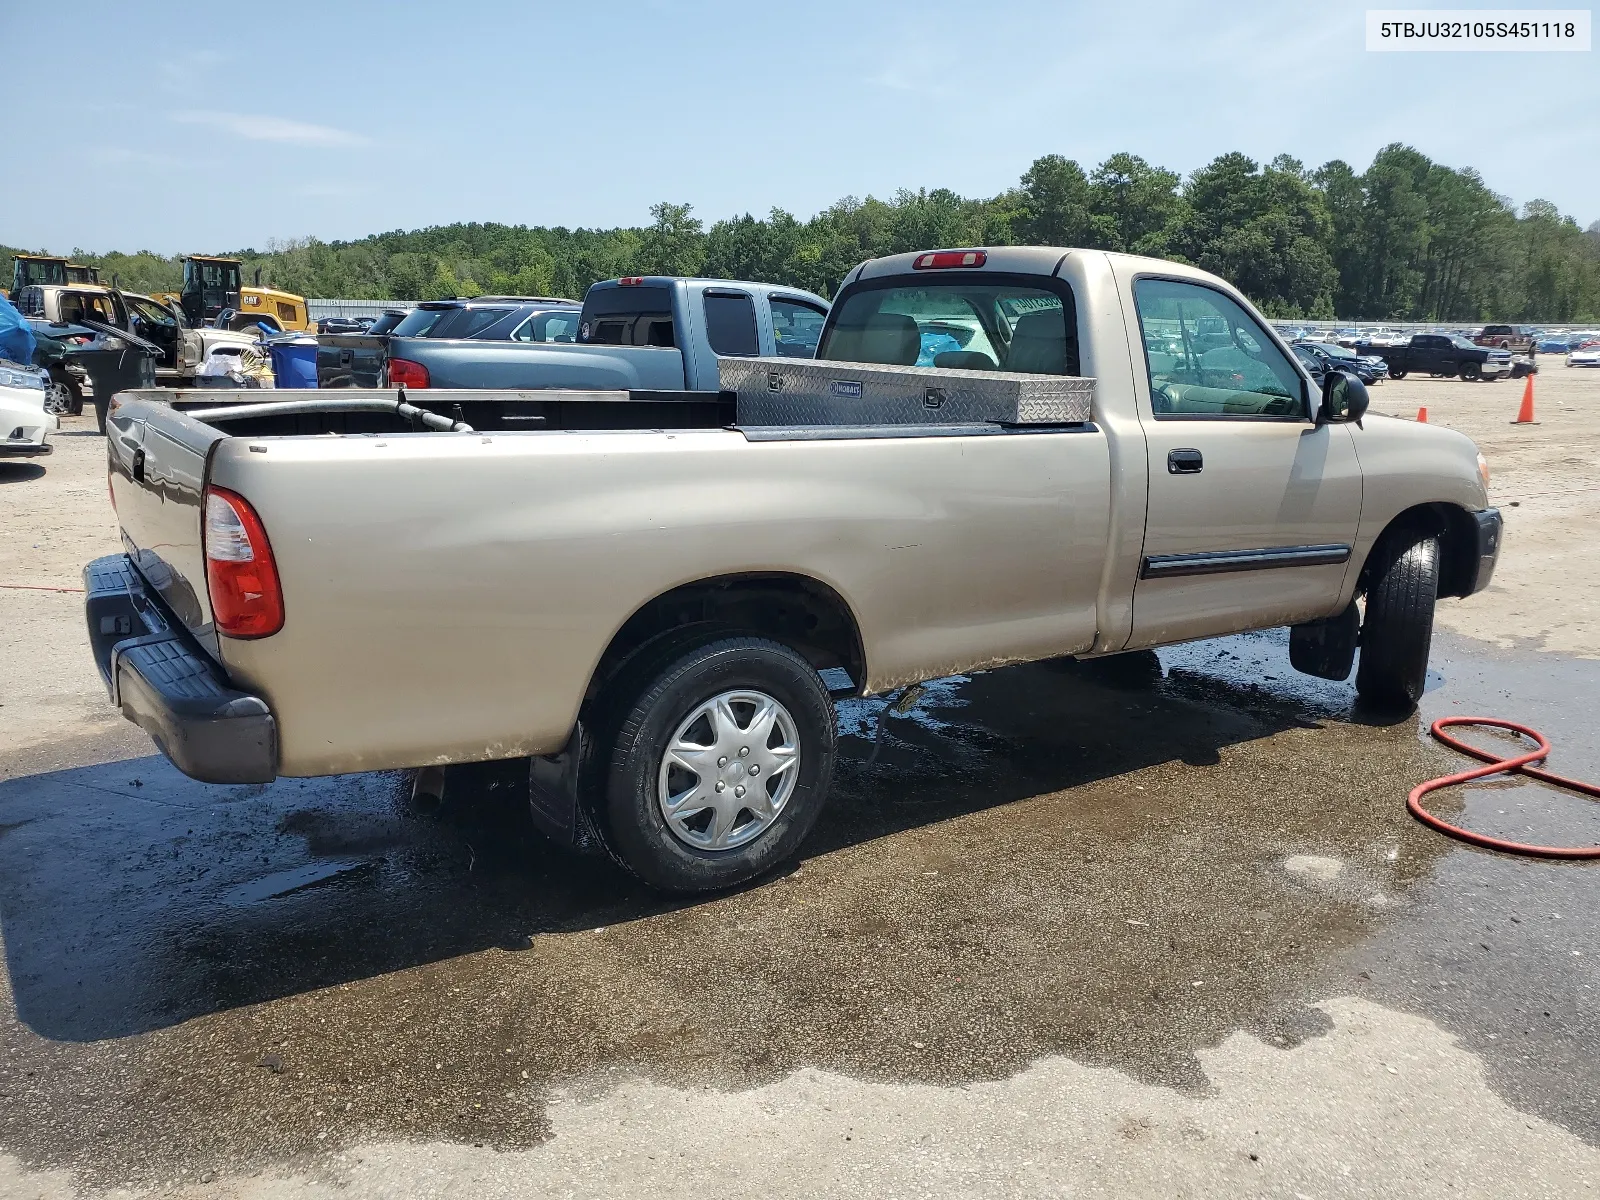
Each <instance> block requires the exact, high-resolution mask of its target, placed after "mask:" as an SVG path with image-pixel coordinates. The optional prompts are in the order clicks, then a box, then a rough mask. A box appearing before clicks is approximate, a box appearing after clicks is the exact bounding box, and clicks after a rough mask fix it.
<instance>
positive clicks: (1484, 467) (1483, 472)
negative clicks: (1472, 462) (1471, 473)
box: [1478, 451, 1489, 491]
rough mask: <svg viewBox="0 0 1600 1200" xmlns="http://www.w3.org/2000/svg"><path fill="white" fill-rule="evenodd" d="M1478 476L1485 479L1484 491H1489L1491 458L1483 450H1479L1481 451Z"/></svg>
mask: <svg viewBox="0 0 1600 1200" xmlns="http://www.w3.org/2000/svg"><path fill="white" fill-rule="evenodd" d="M1478 478H1479V479H1481V480H1483V488H1484V491H1488V490H1489V460H1488V459H1487V458H1485V457H1484V456H1483V452H1482V451H1479V453H1478Z"/></svg>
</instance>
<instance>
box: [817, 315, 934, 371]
mask: <svg viewBox="0 0 1600 1200" xmlns="http://www.w3.org/2000/svg"><path fill="white" fill-rule="evenodd" d="M921 353H922V334H921V332H920V331H919V330H918V329H917V323H916V321H914V320H913V319H912V318H910V317H908V316H906V315H905V314H904V313H873V314H872V315H871V316H870V317H868V318H867V319H866V322H865V323H864V324H862V325H859V326H846V325H841V326H839V327H838V328H837V329H835V330H834V332H833V336H832V337H831V338H830V339H829V340H828V358H829V359H831V360H833V361H835V362H859V363H884V364H886V365H889V366H899V367H910V366H914V365H915V364H916V361H917V356H918V355H919V354H921Z"/></svg>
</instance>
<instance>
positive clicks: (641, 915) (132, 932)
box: [0, 634, 1600, 1184]
mask: <svg viewBox="0 0 1600 1200" xmlns="http://www.w3.org/2000/svg"><path fill="white" fill-rule="evenodd" d="M1435 659H1436V662H1437V663H1438V665H1439V666H1438V672H1437V679H1436V680H1435V685H1436V686H1435V687H1434V689H1433V690H1432V691H1431V692H1430V695H1429V696H1428V697H1427V698H1426V700H1425V704H1424V718H1426V717H1429V716H1433V715H1442V714H1443V713H1445V712H1459V711H1465V710H1464V709H1462V708H1461V707H1459V706H1461V705H1469V706H1470V707H1474V708H1475V707H1479V706H1482V707H1484V708H1487V709H1489V710H1490V711H1492V712H1496V713H1500V714H1502V715H1511V716H1514V717H1517V718H1519V719H1527V720H1530V721H1532V722H1533V723H1534V724H1536V725H1539V726H1540V727H1541V728H1544V729H1545V731H1546V732H1547V733H1549V734H1551V735H1552V737H1553V739H1554V740H1555V741H1556V743H1557V752H1556V753H1557V756H1558V761H1557V769H1561V770H1564V771H1570V772H1571V773H1574V774H1578V775H1588V776H1590V777H1593V776H1594V775H1596V774H1597V773H1600V751H1597V749H1596V747H1595V746H1594V745H1593V744H1592V741H1591V740H1590V739H1587V738H1586V737H1584V736H1583V734H1582V732H1581V730H1582V723H1581V721H1580V720H1578V719H1577V718H1576V715H1575V714H1572V713H1571V711H1570V708H1569V707H1568V706H1569V705H1570V701H1571V698H1572V697H1573V696H1575V695H1587V696H1595V695H1600V664H1596V663H1592V662H1581V661H1573V660H1562V659H1556V658H1554V657H1553V656H1547V655H1541V656H1534V655H1522V656H1507V655H1494V654H1490V653H1488V652H1486V651H1484V650H1483V649H1482V648H1481V647H1477V646H1475V645H1468V644H1466V643H1449V644H1448V645H1445V646H1443V647H1442V648H1441V649H1440V650H1438V651H1436V654H1435ZM1513 700H1514V702H1515V706H1516V707H1515V711H1510V707H1509V706H1510V705H1511V704H1512V703H1513ZM876 703H877V702H852V704H853V707H850V706H847V709H846V712H845V714H844V716H845V727H846V728H847V729H848V730H849V731H850V736H847V737H846V739H845V740H844V742H843V743H842V745H843V747H844V751H845V754H846V756H847V757H846V759H845V761H843V762H842V763H841V765H840V770H839V771H838V773H837V777H836V779H837V782H836V784H835V788H834V794H833V798H832V801H831V803H830V807H829V810H828V812H827V813H826V815H825V816H824V818H823V820H822V821H821V822H820V823H819V825H818V828H817V830H816V832H815V834H814V835H813V838H812V840H811V841H810V843H808V845H807V847H806V850H805V856H804V858H803V859H802V861H801V862H800V863H799V864H797V865H796V866H794V867H793V868H791V869H790V870H789V871H788V872H787V873H785V874H783V875H780V876H779V877H777V878H775V879H772V880H768V881H766V882H764V883H762V884H760V885H758V886H755V887H751V888H748V889H745V890H743V891H740V892H737V893H734V894H730V895H725V896H720V897H716V898H713V899H709V900H698V901H682V900H667V899H664V898H662V897H660V896H658V895H655V894H653V893H650V892H649V891H647V890H645V889H643V888H641V887H639V886H638V885H636V884H633V883H632V882H630V881H629V880H628V879H627V878H626V877H624V876H623V875H621V874H619V873H618V872H616V871H615V870H613V869H612V868H610V867H609V866H607V865H606V864H604V863H603V862H600V861H597V860H580V859H571V858H567V857H565V856H563V855H561V854H559V853H557V852H555V851H554V850H552V849H551V848H550V847H548V846H547V845H546V844H545V843H543V842H542V840H541V839H540V838H539V837H538V836H537V835H536V834H535V833H534V832H533V831H532V829H531V828H530V827H529V825H528V823H527V820H526V817H525V814H524V813H523V812H522V811H521V810H520V809H519V808H518V806H517V805H516V804H515V803H514V802H513V801H512V800H511V799H509V798H507V796H506V795H502V794H501V793H500V792H497V791H492V792H487V793H486V794H484V795H483V796H481V797H477V798H475V799H474V800H473V801H472V802H457V801H451V802H449V803H446V804H445V805H444V806H442V807H440V808H438V809H435V810H423V809H419V808H418V807H416V806H415V805H413V803H412V802H411V799H410V787H409V781H408V779H407V777H406V776H405V775H404V774H401V773H393V774H380V775H366V776H355V777H345V778H340V779H331V780H282V781H279V782H278V783H276V784H273V785H270V786H267V787H244V788H219V787H208V786H205V785H200V784H195V783H192V782H190V781H188V780H185V779H183V778H182V777H181V776H179V775H178V774H177V773H176V772H175V771H173V769H172V768H171V767H169V766H168V765H167V764H166V763H165V762H164V761H163V760H161V759H160V758H158V757H149V756H146V757H139V758H133V759H128V760H124V761H117V762H110V763H106V762H96V761H95V754H96V751H95V750H94V748H92V747H81V748H78V749H75V750H72V751H71V752H70V753H66V752H64V753H65V756H66V757H67V758H69V759H71V758H73V757H76V761H78V762H83V763H87V764H89V765H65V766H61V767H57V768H55V769H50V770H43V771H41V770H39V769H37V767H36V766H35V765H33V764H32V763H29V762H23V761H22V760H20V759H19V760H17V761H15V762H11V763H7V762H5V761H3V760H0V768H4V771H3V773H4V774H6V775H8V776H9V778H8V779H7V780H6V781H5V782H3V783H0V933H3V937H4V943H5V955H6V966H7V971H6V974H5V983H4V986H5V988H6V989H7V991H8V993H9V995H8V998H9V1000H10V1004H11V1007H12V1010H13V1011H14V1014H15V1016H14V1018H12V1019H7V1020H5V1021H4V1023H3V1024H0V1094H3V1100H4V1103H3V1104H0V1151H4V1152H9V1153H13V1154H16V1155H18V1156H19V1157H20V1158H21V1159H22V1160H23V1162H24V1163H26V1164H28V1165H30V1166H38V1167H57V1166H68V1167H72V1168H74V1169H76V1170H77V1171H78V1172H79V1177H80V1179H82V1180H83V1181H84V1182H87V1183H102V1184H111V1183H127V1182H130V1181H139V1180H149V1179H156V1178H163V1177H166V1176H167V1175H168V1174H170V1172H171V1170H172V1168H173V1164H175V1163H183V1164H185V1166H186V1167H187V1168H188V1169H190V1170H193V1171H203V1170H206V1169H212V1170H216V1171H222V1170H224V1169H227V1170H234V1169H237V1168H238V1167H239V1166H240V1165H241V1164H244V1165H246V1166H248V1165H251V1164H257V1165H265V1164H270V1163H276V1162H283V1161H291V1162H292V1161H298V1160H309V1159H311V1158H313V1157H315V1156H316V1155H319V1154H322V1153H325V1152H326V1151H328V1150H330V1149H333V1148H335V1147H338V1146H343V1145H352V1144H356V1143H364V1142H371V1141H378V1140H422V1139H447V1140H453V1141H457V1142H462V1143H469V1144H483V1145H487V1146H495V1147H507V1148H510V1147H518V1146H527V1145H532V1144H535V1143H537V1142H538V1141H540V1139H542V1138H544V1137H546V1136H547V1135H548V1133H549V1129H550V1125H549V1117H548V1106H549V1102H550V1098H551V1096H552V1095H553V1094H555V1093H557V1092H558V1091H559V1092H561V1093H562V1094H569V1093H570V1092H571V1090H572V1089H579V1090H580V1091H589V1092H595V1091H598V1090H603V1089H605V1088H608V1087H611V1086H612V1085H613V1084H615V1083H616V1082H617V1081H619V1080H622V1079H625V1078H632V1077H643V1078H646V1079H649V1080H651V1081H652V1082H654V1083H657V1084H665V1085H670V1086H695V1087H706V1086H710V1087H715V1088H723V1089H736V1088H750V1087H756V1086H761V1085H765V1084H770V1083H772V1082H773V1081H776V1080H779V1079H781V1078H783V1077H785V1076H788V1075H789V1074H790V1073H792V1072H794V1071H795V1070H797V1069H799V1068H805V1067H813V1068H819V1069H822V1070H827V1071H832V1072H837V1073H840V1074H843V1075H848V1076H851V1077H853V1078H857V1079H861V1080H865V1081H879V1082H891V1083H899V1082H909V1083H933V1084H966V1083H972V1082H976V1081H987V1080H996V1079H1002V1078H1006V1077H1009V1076H1012V1075H1014V1074H1016V1073H1017V1072H1019V1071H1023V1070H1025V1069H1026V1068H1027V1067H1028V1066H1029V1064H1030V1063H1032V1062H1034V1061H1035V1060H1037V1059H1039V1058H1041V1057H1042V1056H1046V1055H1051V1054H1059V1055H1066V1056H1070V1057H1071V1058H1072V1059H1073V1060H1075V1061H1077V1062H1079V1063H1082V1064H1085V1065H1088V1066H1103V1067H1114V1068H1117V1069H1118V1070H1119V1071H1121V1072H1124V1073H1126V1074H1127V1075H1130V1076H1132V1077H1134V1078H1135V1079H1137V1080H1140V1081H1143V1082H1145V1083H1151V1084H1159V1085H1163V1086H1166V1087H1170V1088H1174V1089H1178V1091H1179V1092H1180V1093H1183V1092H1187V1093H1195V1092H1198V1091H1199V1090H1200V1089H1203V1088H1204V1087H1205V1084H1206V1079H1205V1075H1204V1072H1203V1071H1202V1069H1201V1062H1202V1059H1203V1057H1204V1052H1205V1051H1207V1050H1208V1048H1213V1047H1216V1046H1218V1045H1220V1044H1222V1043H1223V1042H1224V1041H1226V1039H1228V1038H1229V1037H1230V1035H1233V1034H1235V1033H1236V1032H1238V1031H1241V1030H1244V1031H1248V1032H1251V1033H1254V1034H1255V1035H1256V1036H1257V1037H1259V1038H1260V1039H1261V1040H1262V1041H1263V1042H1264V1043H1266V1044H1267V1045H1269V1046H1277V1047H1292V1046H1296V1045H1298V1044H1300V1043H1301V1042H1302V1041H1304V1040H1305V1039H1307V1038H1310V1037H1315V1036H1317V1035H1318V1034H1320V1033H1322V1032H1323V1031H1324V1030H1325V1029H1326V1028H1327V1018H1326V1016H1325V1015H1324V1012H1323V1010H1322V1009H1320V1008H1318V1007H1316V1003H1317V1001H1318V1000H1320V999H1322V998H1324V997H1326V996H1328V995H1330V994H1334V993H1338V992H1347V993H1348V992H1354V993H1359V994H1364V995H1369V996H1372V997H1373V998H1375V999H1377V1000H1380V1001H1381V1002H1382V1003H1385V1004H1388V1005H1391V1006H1393V1007H1396V1008H1401V1009H1405V1010H1408V1011H1412V1012H1416V1013H1418V1014H1420V1015H1424V1016H1427V1017H1429V1018H1431V1019H1434V1020H1437V1021H1439V1022H1440V1023H1441V1024H1443V1025H1444V1026H1445V1027H1446V1028H1448V1029H1449V1030H1450V1031H1451V1032H1453V1033H1455V1034H1456V1035H1457V1037H1459V1038H1461V1039H1462V1040H1463V1042H1464V1043H1465V1044H1466V1045H1467V1046H1468V1047H1469V1048H1470V1049H1471V1050H1472V1051H1473V1052H1474V1053H1476V1054H1479V1055H1480V1056H1481V1057H1482V1058H1483V1059H1484V1061H1485V1062H1486V1063H1487V1064H1488V1067H1489V1071H1490V1078H1491V1080H1492V1081H1493V1082H1494V1084H1495V1086H1496V1088H1497V1089H1498V1090H1500V1091H1501V1092H1502V1093H1503V1094H1506V1095H1508V1096H1510V1097H1512V1098H1513V1101H1514V1103H1516V1104H1517V1105H1518V1106H1520V1107H1522V1108H1524V1109H1526V1110H1528V1111H1533V1112H1538V1113H1540V1114H1541V1115H1543V1116H1546V1117H1549V1118H1550V1119H1552V1120H1556V1121H1558V1122H1560V1123H1562V1124H1564V1125H1565V1126H1566V1127H1567V1128H1569V1129H1571V1130H1572V1131H1573V1132H1575V1133H1578V1134H1579V1135H1580V1136H1582V1137H1585V1138H1587V1139H1590V1140H1593V1139H1595V1138H1596V1137H1597V1136H1600V1120H1597V1118H1596V1116H1595V1113H1596V1104H1595V1099H1596V1096H1595V1082H1594V1078H1593V1076H1594V1072H1593V1071H1592V1069H1591V1068H1589V1067H1588V1066H1587V1065H1586V1064H1587V1063H1589V1062H1592V1060H1593V1057H1594V1051H1595V1048H1596V1046H1597V1044H1600V1029H1597V1006H1596V1003H1595V995H1594V990H1593V989H1594V986H1595V983H1596V979H1595V975H1594V965H1593V964H1594V963H1595V961H1596V953H1597V947H1596V945H1595V940H1596V936H1595V934H1594V932H1593V931H1594V930H1595V928H1596V924H1597V923H1596V919H1595V918H1596V916H1597V915H1600V914H1597V912H1596V909H1597V907H1600V905H1597V901H1596V898H1595V896H1594V894H1593V893H1594V892H1595V889H1594V887H1593V880H1594V879H1595V876H1593V875H1592V874H1589V873H1588V870H1589V869H1588V868H1587V867H1585V866H1584V865H1582V864H1548V863H1528V862H1524V861H1521V860H1512V859H1508V858H1505V857H1503V856H1498V855H1493V854H1485V853H1481V852H1477V851H1471V850H1467V849H1464V848H1462V847H1459V846H1457V845H1456V844H1454V843H1452V842H1449V841H1447V840H1446V839H1443V838H1440V837H1438V836H1437V835H1434V834H1432V833H1430V832H1428V831H1426V830H1424V829H1422V828H1421V827H1419V826H1417V825H1416V824H1414V823H1413V822H1412V821H1411V820H1410V818H1409V817H1407V816H1406V814H1405V811H1404V806H1403V800H1404V794H1405V791H1406V790H1407V789H1408V788H1409V787H1410V786H1411V784H1413V783H1415V782H1417V781H1419V780H1421V779H1424V778H1427V777H1429V776H1433V775H1438V774H1443V773H1445V772H1447V771H1450V770H1454V769H1458V767H1457V761H1456V759H1455V757H1454V756H1453V755H1451V754H1450V753H1449V752H1447V751H1443V750H1441V749H1440V748H1438V747H1435V746H1433V745H1431V744H1429V743H1428V742H1426V741H1425V740H1424V739H1423V738H1422V737H1420V736H1419V730H1420V729H1421V728H1424V727H1425V722H1424V721H1423V720H1421V719H1419V718H1418V717H1416V716H1411V717H1407V718H1405V719H1404V720H1400V721H1394V720H1393V719H1382V718H1380V717H1378V716H1376V715H1373V714H1367V713H1363V712H1361V711H1359V710H1357V709H1353V708H1352V693H1351V691H1350V689H1349V688H1348V687H1347V686H1346V685H1340V684H1330V683H1324V682H1321V681H1316V680H1310V679H1306V678H1304V677H1300V676H1297V675H1294V674H1293V673H1292V672H1291V671H1290V668H1289V667H1288V663H1287V656H1286V652H1285V646H1284V642H1283V637H1282V635H1281V634H1263V635H1252V636H1244V637H1237V638H1229V639H1225V640H1222V641H1217V642H1208V643H1202V644H1198V645H1195V646H1190V647H1184V648H1180V649H1179V650H1176V651H1172V652H1163V654H1162V656H1161V659H1160V661H1157V659H1156V658H1155V656H1153V655H1141V656H1129V657H1128V658H1125V659H1120V660H1108V661H1106V662H1103V663H1099V664H1070V663H1066V664H1035V665H1032V666H1028V667H1019V668H1012V669H1008V670H1004V671H996V672H992V673H988V674H984V675H978V676H975V677H973V678H971V679H970V680H967V681H962V682H957V683H954V684H951V685H948V686H945V687H941V688H939V689H936V690H935V691H934V692H933V693H932V694H931V695H930V696H929V698H928V699H926V700H925V701H924V704H925V705H928V706H930V707H929V710H928V711H927V712H925V713H924V714H922V716H921V718H920V719H919V718H918V716H917V715H916V714H913V715H912V716H911V717H906V718H898V717H889V718H886V721H885V724H886V729H885V736H884V744H883V747H882V750H881V753H880V754H879V756H878V758H877V759H876V761H874V762H871V763H870V764H869V763H868V761H867V760H868V757H869V754H870V751H871V743H870V740H869V737H863V736H860V734H861V733H863V732H869V727H870V726H871V724H872V719H873V718H875V716H876V712H875V708H874V705H875V704H876ZM1568 729H1571V730H1572V731H1573V736H1572V737H1571V738H1570V739H1569V738H1567V737H1565V736H1564V735H1565V733H1566V732H1567V730H1568ZM101 753H103V751H101ZM58 757H61V756H60V755H58ZM1536 796H1537V797H1538V799H1539V804H1538V805H1536V804H1534V803H1533V799H1534V797H1536ZM1546 802H1547V803H1548V807H1542V805H1544V804H1546ZM1440 804H1441V806H1443V807H1444V808H1445V809H1449V808H1450V807H1451V806H1455V808H1456V810H1457V811H1464V812H1465V814H1466V817H1465V819H1469V820H1472V821H1474V822H1477V823H1478V824H1479V826H1480V827H1482V828H1485V829H1488V830H1490V831H1491V832H1493V831H1496V830H1497V829H1498V830H1499V831H1502V832H1510V833H1513V834H1517V835H1521V834H1523V831H1524V830H1525V829H1526V828H1528V827H1529V826H1532V827H1534V828H1535V829H1536V831H1537V832H1538V833H1539V835H1540V836H1544V837H1550V838H1552V839H1560V838H1564V839H1566V840H1568V841H1572V842H1583V841H1594V840H1600V829H1597V825H1600V822H1597V821H1596V818H1595V814H1594V813H1592V812H1591V811H1589V810H1588V809H1585V808H1584V807H1583V802H1581V801H1576V800H1572V799H1570V798H1562V797H1559V796H1552V795H1551V794H1550V793H1549V792H1548V791H1547V790H1545V789H1532V788H1529V787H1524V786H1522V785H1517V784H1492V783H1491V784H1487V785H1483V786H1481V787H1478V788H1476V789H1472V790H1471V791H1469V793H1468V794H1467V795H1466V796H1465V797H1464V798H1459V799H1457V800H1451V799H1449V798H1448V797H1445V798H1441V799H1440ZM1591 807H1600V806H1591ZM1552 914H1555V915H1554V916H1552ZM1513 919H1515V921H1514V922H1513ZM1536 1014H1543V1015H1536ZM1513 1029H1514V1030H1515V1031H1516V1032H1515V1036H1514V1037H1513V1035H1512V1032H1511V1031H1512V1030H1513Z"/></svg>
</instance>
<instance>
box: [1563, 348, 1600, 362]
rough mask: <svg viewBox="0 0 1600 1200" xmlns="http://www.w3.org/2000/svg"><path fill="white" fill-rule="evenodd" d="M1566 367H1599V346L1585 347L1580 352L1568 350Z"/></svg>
mask: <svg viewBox="0 0 1600 1200" xmlns="http://www.w3.org/2000/svg"><path fill="white" fill-rule="evenodd" d="M1567 366H1569V367H1600V346H1585V347H1584V348H1583V349H1582V350H1568V351H1567Z"/></svg>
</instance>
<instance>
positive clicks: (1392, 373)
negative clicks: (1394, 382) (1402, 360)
mask: <svg viewBox="0 0 1600 1200" xmlns="http://www.w3.org/2000/svg"><path fill="white" fill-rule="evenodd" d="M1405 377H1406V373H1405V372H1404V371H1396V370H1395V369H1394V368H1393V367H1390V368H1389V378H1390V379H1404V378H1405Z"/></svg>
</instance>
